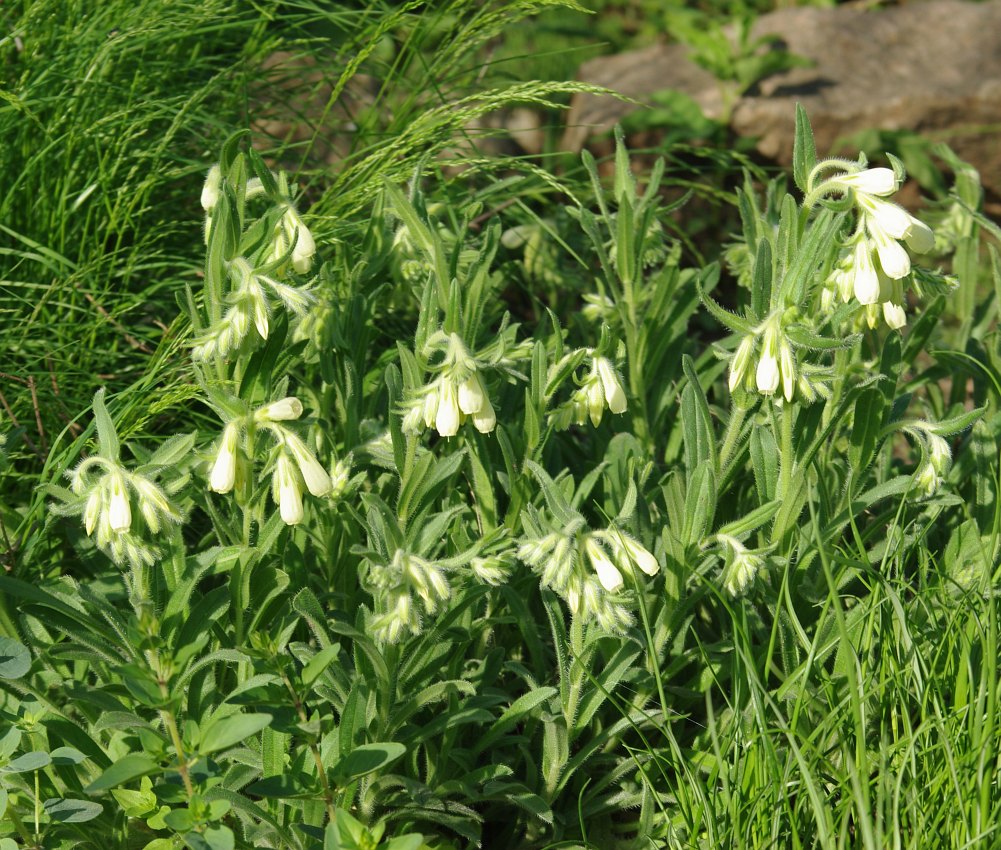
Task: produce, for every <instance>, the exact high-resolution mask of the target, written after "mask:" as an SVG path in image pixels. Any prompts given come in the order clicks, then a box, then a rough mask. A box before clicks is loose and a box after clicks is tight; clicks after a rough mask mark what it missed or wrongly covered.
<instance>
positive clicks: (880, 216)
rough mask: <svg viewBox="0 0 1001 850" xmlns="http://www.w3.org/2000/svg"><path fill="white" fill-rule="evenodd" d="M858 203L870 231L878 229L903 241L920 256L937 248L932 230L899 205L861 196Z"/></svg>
mask: <svg viewBox="0 0 1001 850" xmlns="http://www.w3.org/2000/svg"><path fill="white" fill-rule="evenodd" d="M858 202H859V206H860V207H861V208H862V211H863V214H864V216H865V220H866V227H868V228H870V230H871V229H872V228H876V229H878V230H881V231H883V232H884V233H886V234H887V235H888V236H890V237H891V238H893V239H903V240H904V241H906V242H907V244H908V245H909V246H910V247H911V248H912V249H913V250H914V251H916V252H917V253H918V254H925V253H927V252H928V251H930V250H931V249H932V248H934V247H935V234H934V233H933V232H932V229H931V228H930V227H929V226H928V225H927V224H925V223H924V222H923V221H921V220H920V219H917V218H915V217H914V216H912V215H911V214H910V213H909V212H907V210H905V209H904V208H903V207H901V206H899V205H898V204H894V203H891V202H890V201H882V200H880V199H878V198H872V197H866V196H859V199H858Z"/></svg>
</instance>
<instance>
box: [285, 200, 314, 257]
mask: <svg viewBox="0 0 1001 850" xmlns="http://www.w3.org/2000/svg"><path fill="white" fill-rule="evenodd" d="M282 227H283V228H284V230H285V234H286V236H287V237H288V239H289V240H290V241H291V240H292V239H295V240H296V242H295V247H294V248H293V249H292V268H294V269H295V270H296V271H297V272H298V273H299V274H306V272H308V271H309V270H310V268H312V265H313V257H314V256H315V255H316V242H314V241H313V234H312V233H310V232H309V228H308V227H306V225H305V224H304V223H303V220H302V218H301V217H300V216H299V212H298V211H297V210H296V208H295V207H293V206H292V205H291V204H289V206H287V207H286V208H285V214H284V215H283V216H282Z"/></svg>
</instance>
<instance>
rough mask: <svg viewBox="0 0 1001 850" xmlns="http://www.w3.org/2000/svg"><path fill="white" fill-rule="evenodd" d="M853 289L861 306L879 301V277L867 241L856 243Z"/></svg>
mask: <svg viewBox="0 0 1001 850" xmlns="http://www.w3.org/2000/svg"><path fill="white" fill-rule="evenodd" d="M852 289H853V291H854V292H855V297H856V298H857V299H858V302H859V304H875V303H876V302H877V301H878V300H879V275H877V274H876V267H875V266H874V265H873V262H872V255H871V254H870V253H869V241H868V240H867V239H859V240H858V241H857V242H856V243H855V254H854V257H853V259H852Z"/></svg>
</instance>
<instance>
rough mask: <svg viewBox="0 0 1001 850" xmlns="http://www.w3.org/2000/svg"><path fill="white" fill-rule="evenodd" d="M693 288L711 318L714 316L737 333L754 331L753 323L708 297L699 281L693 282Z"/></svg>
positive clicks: (751, 332)
mask: <svg viewBox="0 0 1001 850" xmlns="http://www.w3.org/2000/svg"><path fill="white" fill-rule="evenodd" d="M695 289H696V291H697V292H698V293H699V298H700V299H701V300H702V303H703V304H704V305H705V307H706V309H707V310H708V311H709V312H710V313H712V315H713V318H715V319H716V321H718V322H719V323H720V324H721V325H723V326H724V327H727V328H729V329H730V330H731V331H733V332H734V333H738V334H744V335H746V334H753V333H754V325H753V324H751V322H749V321H748V320H747V319H745V318H743V317H742V316H738V315H737V314H736V313H731V312H730V311H729V310H727V309H725V308H724V307H721V306H720V305H719V304H718V303H716V301H714V300H713V299H712V298H710V297H709V296H708V295H707V294H706V292H705V290H704V289H703V288H702V282H701V281H696V282H695Z"/></svg>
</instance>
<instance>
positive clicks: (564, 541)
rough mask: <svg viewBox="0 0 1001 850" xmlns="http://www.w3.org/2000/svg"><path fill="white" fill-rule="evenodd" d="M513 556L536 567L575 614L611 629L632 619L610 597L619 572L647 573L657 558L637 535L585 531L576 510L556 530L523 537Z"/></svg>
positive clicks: (618, 581) (618, 628)
mask: <svg viewBox="0 0 1001 850" xmlns="http://www.w3.org/2000/svg"><path fill="white" fill-rule="evenodd" d="M535 528H536V529H537V530H539V531H542V530H543V529H542V527H541V526H539V525H536V526H535ZM518 557H519V558H520V559H521V560H522V561H524V562H525V563H526V564H528V565H529V566H530V567H532V568H533V569H535V570H536V571H537V572H538V573H539V575H540V579H541V582H542V584H543V586H545V587H548V588H550V589H551V590H553V592H555V593H556V594H558V595H559V596H561V597H562V598H563V599H564V601H566V603H567V605H568V606H569V608H570V610H571V612H573V614H574V615H575V616H583V617H588V618H593V619H595V620H596V621H597V622H598V623H599V624H600V625H601V626H602V628H604V629H607V630H608V631H613V632H618V631H622V630H624V629H626V628H628V627H629V625H630V624H631V623H632V615H631V614H630V613H629V610H628V608H626V606H625V605H624V604H622V602H620V601H619V600H618V599H617V598H616V596H617V594H618V593H619V591H621V590H622V588H623V586H624V584H625V579H624V575H626V576H630V577H632V579H633V580H634V581H635V580H636V577H637V574H636V570H640V571H642V572H643V573H645V574H646V575H649V576H653V575H656V574H657V572H658V571H659V570H660V565H659V564H658V562H657V559H656V558H655V557H654V556H653V554H651V552H650V551H649V550H648V549H646V547H644V546H643V545H642V544H641V543H639V542H638V541H637V540H635V539H634V538H632V537H630V536H629V535H627V534H626V533H625V532H623V531H621V530H620V529H617V528H609V529H606V530H603V531H589V530H587V528H586V525H585V522H584V519H583V518H582V517H580V516H579V515H578V516H576V517H574V518H573V519H572V520H571V521H570V522H569V523H567V524H566V525H565V526H564V527H563V528H561V529H559V530H558V531H548V532H547V533H542V534H538V535H535V536H531V537H528V538H527V539H525V540H524V541H523V542H522V544H521V546H520V547H519V548H518Z"/></svg>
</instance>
